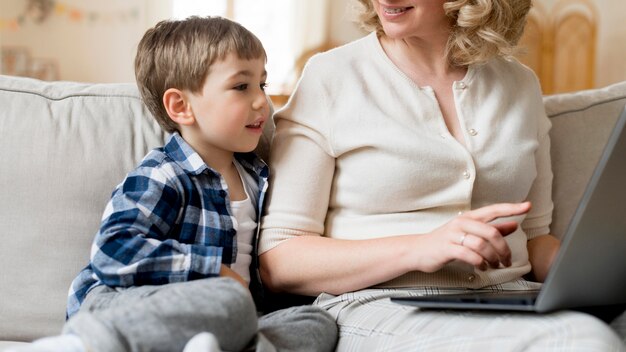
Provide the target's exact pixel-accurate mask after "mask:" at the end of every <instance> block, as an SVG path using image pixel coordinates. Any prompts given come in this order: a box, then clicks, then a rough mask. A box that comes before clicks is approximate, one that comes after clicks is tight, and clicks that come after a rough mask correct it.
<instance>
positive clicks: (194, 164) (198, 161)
mask: <svg viewBox="0 0 626 352" xmlns="http://www.w3.org/2000/svg"><path fill="white" fill-rule="evenodd" d="M163 151H164V152H165V154H166V155H167V156H168V157H170V158H171V159H172V160H174V162H176V163H177V164H178V165H180V167H181V168H183V170H185V172H187V173H190V174H193V175H199V174H201V173H202V172H204V170H207V169H208V168H209V167H208V166H207V164H206V163H205V162H204V161H203V160H202V158H201V157H200V154H198V153H196V151H195V150H193V148H192V147H191V146H190V145H189V144H188V143H187V142H186V141H185V140H184V139H183V137H181V136H180V134H178V132H173V133H172V134H171V135H170V136H169V137H168V139H167V142H166V143H165V146H164V147H163Z"/></svg>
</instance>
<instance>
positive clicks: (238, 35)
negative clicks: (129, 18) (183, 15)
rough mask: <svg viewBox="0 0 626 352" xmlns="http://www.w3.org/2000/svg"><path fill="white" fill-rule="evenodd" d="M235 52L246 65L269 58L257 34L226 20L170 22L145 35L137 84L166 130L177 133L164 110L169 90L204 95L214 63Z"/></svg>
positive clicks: (137, 65) (138, 58)
mask: <svg viewBox="0 0 626 352" xmlns="http://www.w3.org/2000/svg"><path fill="white" fill-rule="evenodd" d="M231 53H235V54H236V55H237V56H238V57H239V58H240V59H244V60H250V59H258V58H260V57H263V58H264V59H265V58H266V57H267V55H266V53H265V49H264V48H263V45H262V44H261V41H260V40H259V39H258V38H257V37H256V36H255V35H254V34H252V33H251V32H250V31H249V30H247V29H246V28H244V27H243V26H242V25H240V24H238V23H236V22H233V21H231V20H228V19H226V18H222V17H197V16H192V17H189V18H187V19H184V20H165V21H161V22H159V23H157V24H156V26H154V27H153V28H150V29H149V30H148V31H147V32H146V33H145V34H144V36H143V38H142V39H141V41H140V42H139V45H138V48H137V56H136V57H135V79H136V80H137V86H138V87H139V91H140V93H141V96H142V98H143V100H144V103H145V104H146V106H147V107H148V109H149V110H150V112H151V113H152V115H154V118H155V119H156V120H157V122H158V123H159V125H161V127H162V128H163V129H164V130H165V131H167V132H170V133H171V132H174V131H178V125H177V124H176V123H175V122H174V121H172V120H171V119H170V118H169V116H168V114H167V111H166V110H165V107H164V106H163V94H164V93H165V91H166V90H168V89H169V88H176V89H180V90H183V89H187V90H190V91H191V92H194V93H197V92H199V91H200V90H201V89H202V86H203V85H204V81H205V80H206V77H207V76H208V74H209V68H210V66H211V64H213V63H214V62H215V61H218V60H222V59H224V58H225V57H226V56H227V55H229V54H231Z"/></svg>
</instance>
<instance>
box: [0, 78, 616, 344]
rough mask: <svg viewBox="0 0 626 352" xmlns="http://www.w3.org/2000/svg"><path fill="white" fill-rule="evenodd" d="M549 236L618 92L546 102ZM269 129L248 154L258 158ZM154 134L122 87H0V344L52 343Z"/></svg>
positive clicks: (611, 117)
mask: <svg viewBox="0 0 626 352" xmlns="http://www.w3.org/2000/svg"><path fill="white" fill-rule="evenodd" d="M545 101H546V109H547V111H548V113H549V115H550V116H551V117H552V121H553V129H552V132H551V133H552V139H553V143H552V150H553V153H552V154H553V164H554V173H555V187H554V200H555V204H556V209H555V218H554V223H555V227H554V232H555V233H557V234H559V235H560V234H561V233H562V232H563V227H564V225H563V224H567V222H568V217H570V216H571V214H572V212H573V207H575V205H576V204H577V202H578V199H579V198H580V195H581V194H582V189H583V187H584V185H585V183H586V181H587V180H588V179H589V176H590V174H591V170H592V169H593V166H594V165H595V162H596V160H597V158H598V156H599V154H600V151H601V149H602V148H603V146H604V144H605V142H606V139H607V137H608V133H609V131H610V128H611V127H612V125H613V123H614V122H615V119H616V118H617V116H618V113H619V111H620V110H621V109H622V108H623V106H624V104H625V103H626V82H624V83H621V84H618V85H615V86H612V87H608V88H605V89H601V90H594V91H587V92H580V93H576V94H564V95H559V96H551V97H547V98H546V100H545ZM271 133H272V125H271V124H267V129H266V131H265V134H264V136H263V138H262V140H261V143H260V145H259V148H258V150H257V151H258V152H259V153H260V154H261V156H262V157H265V158H266V157H267V153H268V150H269V141H270V136H271ZM165 137H166V136H165V134H164V133H163V132H162V131H161V129H160V128H159V126H158V125H157V124H156V123H155V122H154V120H153V119H152V118H151V116H150V113H149V112H148V111H147V110H146V109H145V107H144V105H143V104H142V102H141V100H140V98H139V95H138V93H137V89H136V87H135V86H134V85H133V84H81V83H73V82H42V81H37V80H32V79H26V78H16V77H7V76H0V163H1V165H2V166H1V167H0V244H1V245H0V341H2V340H13V341H30V340H32V339H35V338H38V337H41V336H46V335H54V334H58V333H59V332H60V329H61V327H62V324H63V322H64V316H65V315H64V314H65V313H64V312H65V302H66V295H67V292H68V288H69V284H70V282H71V281H72V279H73V278H74V276H75V275H76V274H77V273H78V271H79V270H80V269H82V268H83V267H84V265H85V264H86V263H87V261H88V258H89V248H90V246H91V243H92V240H93V236H94V235H95V233H96V231H97V230H98V226H99V223H100V217H101V215H102V212H103V210H104V207H105V205H106V202H107V201H108V199H109V196H110V194H111V192H112V190H113V188H114V187H115V185H116V184H118V183H119V182H120V181H121V180H122V179H123V177H124V176H125V174H126V173H127V172H128V171H130V170H131V169H132V168H133V167H134V166H135V165H136V164H137V163H138V162H139V161H140V160H141V159H142V158H143V156H144V155H145V154H146V153H147V151H148V150H150V149H151V148H153V147H155V146H159V145H162V144H163V142H164V139H165Z"/></svg>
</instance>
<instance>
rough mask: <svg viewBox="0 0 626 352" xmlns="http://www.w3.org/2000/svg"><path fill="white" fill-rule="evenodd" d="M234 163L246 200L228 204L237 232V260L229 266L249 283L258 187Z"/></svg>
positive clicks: (236, 163) (251, 178)
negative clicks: (254, 201) (255, 200)
mask: <svg viewBox="0 0 626 352" xmlns="http://www.w3.org/2000/svg"><path fill="white" fill-rule="evenodd" d="M234 163H235V167H236V168H237V171H239V177H241V182H242V183H243V188H244V190H245V191H246V199H244V200H237V201H231V202H230V208H231V210H232V214H233V217H234V218H235V219H234V221H233V225H234V226H235V230H237V239H236V240H237V259H236V260H235V262H234V263H233V264H231V266H230V268H231V269H232V270H233V271H235V272H236V273H237V274H239V275H240V276H241V277H242V278H244V280H246V282H248V283H249V282H250V264H251V263H252V240H253V238H254V232H255V231H256V228H257V221H256V210H255V208H256V207H255V204H254V203H253V199H257V197H256V195H257V194H258V193H259V186H258V184H257V183H256V181H255V180H254V178H253V177H252V176H251V175H250V174H248V173H247V172H246V171H245V170H244V169H243V167H242V166H241V165H240V164H239V163H238V162H236V161H235V162H234Z"/></svg>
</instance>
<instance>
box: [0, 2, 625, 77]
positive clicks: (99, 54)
mask: <svg viewBox="0 0 626 352" xmlns="http://www.w3.org/2000/svg"><path fill="white" fill-rule="evenodd" d="M171 1H172V0H107V1H100V0H99V1H85V0H59V1H57V3H63V4H66V5H68V7H72V6H73V7H75V8H79V9H81V10H82V11H83V12H85V13H89V12H90V11H91V12H94V13H95V12H97V13H98V14H99V15H101V16H105V15H107V14H109V15H111V16H112V19H110V20H107V21H91V22H90V21H87V20H84V21H82V22H73V21H71V20H69V19H68V18H67V16H65V17H63V16H60V15H52V16H51V17H50V19H49V20H48V21H46V22H44V23H42V24H33V23H29V22H27V23H25V24H24V25H23V26H21V28H20V29H19V30H17V31H11V30H7V29H6V28H5V29H2V30H0V43H2V45H5V46H7V45H26V46H28V47H29V48H30V49H31V52H32V54H33V56H35V57H41V58H55V59H56V60H57V61H58V64H59V68H60V78H61V79H63V80H75V81H87V82H132V81H134V74H133V59H134V55H135V50H136V45H137V43H138V41H139V39H140V38H141V36H142V35H143V33H144V31H145V30H146V29H147V28H149V27H151V26H152V25H154V24H155V23H156V21H158V20H159V19H162V18H166V17H167V16H168V15H169V14H168V13H167V10H168V9H169V8H170V4H171ZM203 1H206V0H203ZM298 1H304V0H298ZM353 1H354V0H332V1H330V9H329V13H330V14H331V18H330V21H329V23H330V27H331V30H330V35H329V36H330V40H332V41H333V42H335V43H338V44H342V43H346V42H348V41H351V40H353V39H356V38H359V37H361V36H363V35H364V34H365V32H363V31H362V30H361V29H359V28H358V26H357V25H356V24H354V23H353V22H352V20H351V19H352V18H353V12H352V11H351V9H350V8H351V6H352V4H353ZM537 1H540V2H541V3H542V4H543V5H544V6H545V7H547V8H550V7H551V6H553V4H554V3H556V1H558V0H537ZM25 3H26V0H1V1H0V20H5V19H8V18H14V17H15V16H17V15H19V14H20V13H21V12H22V11H23V9H24V6H25ZM595 3H596V4H597V8H598V15H599V28H598V48H597V53H598V55H597V59H596V69H597V70H596V86H605V85H608V84H611V83H615V82H618V81H624V80H626V25H624V19H623V18H624V15H626V10H624V5H623V3H624V0H595ZM133 9H134V10H136V11H137V17H136V18H134V19H127V20H122V19H121V18H116V17H115V15H116V14H119V13H123V12H125V11H131V10H133Z"/></svg>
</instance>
